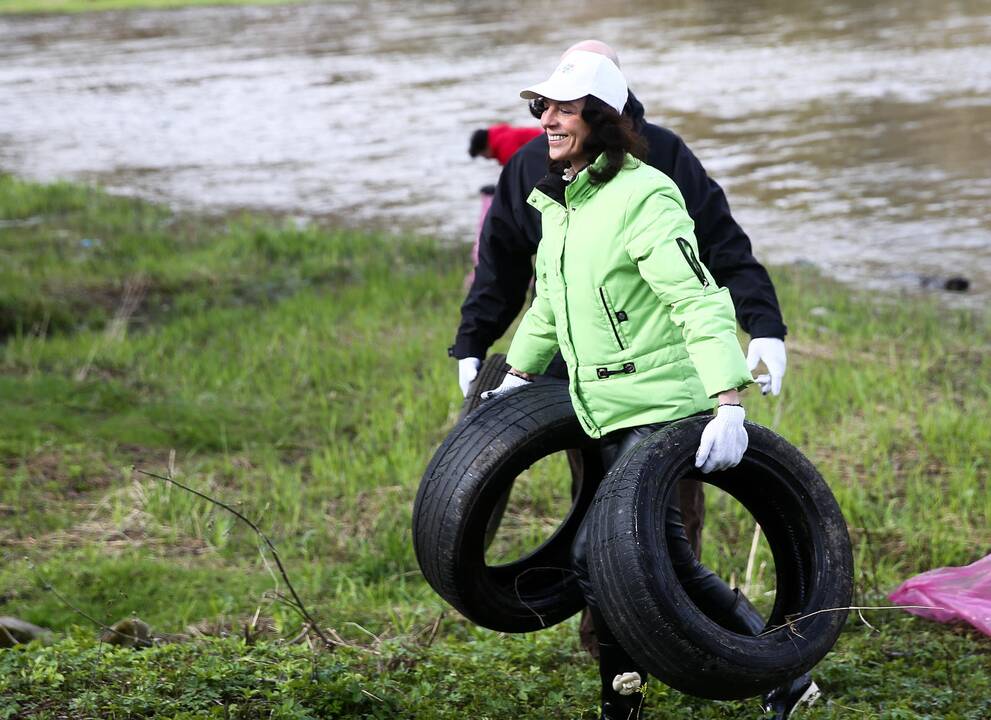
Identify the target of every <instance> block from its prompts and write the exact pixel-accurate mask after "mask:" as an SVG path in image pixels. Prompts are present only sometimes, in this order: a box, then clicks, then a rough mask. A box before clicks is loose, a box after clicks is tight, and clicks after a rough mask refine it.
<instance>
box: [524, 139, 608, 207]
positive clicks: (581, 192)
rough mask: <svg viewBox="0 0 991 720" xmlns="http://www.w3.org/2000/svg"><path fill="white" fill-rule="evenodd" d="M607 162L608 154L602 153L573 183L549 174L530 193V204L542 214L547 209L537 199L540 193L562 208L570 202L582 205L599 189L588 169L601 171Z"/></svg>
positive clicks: (555, 174) (554, 174)
mask: <svg viewBox="0 0 991 720" xmlns="http://www.w3.org/2000/svg"><path fill="white" fill-rule="evenodd" d="M607 162H608V160H607V158H606V154H605V153H602V154H601V155H599V157H597V158H596V159H595V161H594V162H593V163H592V164H591V165H586V166H585V167H584V168H582V171H581V172H579V173H578V175H576V176H575V179H574V180H572V181H571V182H567V181H565V180H564V178H562V177H561V176H560V175H558V174H557V173H547V174H546V175H545V176H544V177H543V179H542V180H541V181H540V182H538V183H537V185H536V186H535V187H534V189H533V192H531V193H530V198H529V201H530V203H531V204H533V205H535V206H536V207H537V209H538V210H540V211H541V212H542V211H543V209H544V208H545V207H546V205H545V204H543V203H541V202H540V200H539V199H538V198H537V197H536V195H537V193H538V192H539V193H541V194H543V195H544V196H546V197H547V198H548V199H549V200H552V201H554V202H556V203H557V204H558V205H560V206H561V207H567V206H568V203H569V202H570V203H571V204H576V203H581V202H582V201H584V200H585V198H587V197H588V196H589V195H591V194H592V193H594V192H595V191H596V190H597V189H598V187H599V186H598V185H595V184H594V183H592V179H591V177H589V174H588V169H589V168H590V167H592V168H595V169H599V168H601V167H604V166H605V164H606V163H607Z"/></svg>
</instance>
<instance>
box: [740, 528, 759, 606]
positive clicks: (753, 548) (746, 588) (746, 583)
mask: <svg viewBox="0 0 991 720" xmlns="http://www.w3.org/2000/svg"><path fill="white" fill-rule="evenodd" d="M759 540H760V525H758V524H756V523H754V539H753V540H752V541H751V543H750V555H748V556H747V569H746V571H745V572H744V574H743V594H744V595H749V594H750V580H751V578H752V577H753V574H754V558H755V557H756V556H757V543H758V541H759Z"/></svg>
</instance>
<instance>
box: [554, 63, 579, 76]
mask: <svg viewBox="0 0 991 720" xmlns="http://www.w3.org/2000/svg"><path fill="white" fill-rule="evenodd" d="M574 69H575V64H574V63H568V64H567V65H562V66H561V67H559V68H558V69H557V71H558V72H559V73H561V74H562V75H564V73H567V72H571V71H572V70H574Z"/></svg>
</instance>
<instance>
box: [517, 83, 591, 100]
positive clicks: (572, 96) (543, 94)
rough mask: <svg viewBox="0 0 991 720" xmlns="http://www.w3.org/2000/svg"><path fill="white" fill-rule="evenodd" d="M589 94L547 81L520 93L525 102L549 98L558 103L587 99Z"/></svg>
mask: <svg viewBox="0 0 991 720" xmlns="http://www.w3.org/2000/svg"><path fill="white" fill-rule="evenodd" d="M587 94H588V93H578V92H577V91H576V90H575V89H574V88H571V89H568V88H564V87H561V85H560V84H559V83H555V82H551V81H550V80H545V81H544V82H542V83H537V84H536V85H532V86H530V87H528V88H527V89H526V90H521V91H520V97H521V98H523V99H524V100H536V99H537V98H547V99H548V100H556V101H558V102H570V101H571V100H577V99H578V98H582V97H585V96H586V95H587Z"/></svg>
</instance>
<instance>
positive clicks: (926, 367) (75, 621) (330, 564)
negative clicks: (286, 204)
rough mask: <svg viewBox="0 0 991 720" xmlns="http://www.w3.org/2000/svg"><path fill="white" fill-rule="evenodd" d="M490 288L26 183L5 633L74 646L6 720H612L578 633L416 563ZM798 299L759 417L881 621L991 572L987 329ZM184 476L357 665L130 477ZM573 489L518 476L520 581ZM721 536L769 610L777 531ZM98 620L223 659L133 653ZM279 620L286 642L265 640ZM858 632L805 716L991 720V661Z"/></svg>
mask: <svg viewBox="0 0 991 720" xmlns="http://www.w3.org/2000/svg"><path fill="white" fill-rule="evenodd" d="M466 262H467V252H465V251H463V250H451V249H444V248H442V247H440V246H438V245H437V244H435V243H432V242H429V241H424V240H417V239H413V238H388V237H378V236H372V235H364V234H358V233H350V232H338V231H334V230H332V229H326V228H319V227H303V228H299V227H296V226H295V225H292V224H287V223H284V222H283V221H281V220H279V219H277V218H266V217H258V216H247V215H245V216H236V217H229V218H224V219H205V218H200V217H196V216H189V215H184V214H179V213H174V212H172V211H170V210H168V209H165V208H162V207H159V206H155V205H150V204H146V203H142V202H138V201H134V200H126V199H120V198H114V197H109V196H107V195H105V194H103V193H101V192H99V191H98V190H95V189H92V188H86V187H80V186H77V185H69V184H53V185H37V184H32V183H26V182H22V181H19V180H16V179H14V178H10V177H0V337H2V338H3V344H2V345H0V418H2V419H3V423H2V424H0V615H14V616H18V617H21V618H23V619H26V620H30V621H32V622H35V623H37V624H40V625H44V626H46V627H50V628H52V629H54V630H55V631H56V633H57V634H56V641H55V642H54V644H52V645H51V646H48V647H44V646H41V645H36V644H35V645H31V646H27V647H19V648H16V649H13V650H0V718H13V717H16V718H22V717H23V718H28V717H31V718H56V717H61V716H65V715H69V716H72V717H75V718H145V717H171V718H206V717H237V718H269V717H278V718H307V717H313V718H322V717H390V718H395V717H418V718H463V717H477V718H485V717H490V718H505V717H527V718H530V717H532V718H576V717H586V718H591V717H593V716H594V710H595V706H596V701H597V697H596V688H595V669H594V664H593V663H592V662H591V661H590V660H589V659H588V658H587V656H585V655H584V653H583V651H582V650H581V648H580V647H579V644H578V641H577V633H576V622H575V620H574V619H572V620H570V621H568V622H566V623H563V624H562V625H560V626H558V627H555V628H551V629H549V630H546V631H543V632H540V633H535V634H531V635H527V636H506V635H502V634H498V633H494V632H489V631H486V630H481V629H478V628H475V627H472V626H471V625H470V624H468V623H467V622H465V621H464V620H462V619H460V618H459V617H458V616H457V615H456V614H455V613H454V612H453V611H451V610H450V609H448V608H446V607H445V605H444V603H443V602H442V601H441V600H440V599H439V598H437V597H436V596H435V595H434V594H433V592H432V591H431V590H430V589H429V588H428V587H427V586H426V584H425V583H424V581H423V580H422V578H421V577H420V575H419V572H418V569H417V566H416V561H415V559H414V557H413V553H412V548H411V543H410V529H409V525H410V508H411V505H412V500H413V497H414V494H415V491H416V486H417V482H418V480H419V476H420V474H421V472H422V469H423V468H424V467H425V465H426V463H427V461H428V460H429V458H430V455H431V453H432V452H433V449H434V448H435V447H436V446H437V444H438V443H439V442H440V441H441V439H442V438H443V437H444V435H445V433H446V431H447V429H448V428H449V427H450V426H451V424H452V423H453V420H454V417H455V416H456V413H457V410H458V407H459V400H460V398H459V395H458V391H457V385H456V378H455V370H454V364H453V362H452V361H451V360H450V359H449V358H447V357H446V353H445V348H446V346H447V345H448V343H449V342H450V339H451V336H452V334H453V329H454V326H455V324H456V320H457V317H458V305H459V302H460V300H461V294H462V289H461V278H462V276H463V272H464V265H465V263H466ZM774 277H775V280H776V283H777V285H778V289H779V293H780V296H781V301H782V305H783V308H784V310H785V315H786V320H787V321H788V324H789V327H790V331H791V332H790V335H789V338H788V347H789V371H788V376H787V379H786V382H785V391H784V394H783V395H782V396H781V397H780V398H778V399H770V398H761V397H759V396H756V395H755V393H753V392H748V393H747V395H746V396H745V401H746V404H747V411H748V414H749V417H750V418H751V419H753V420H756V421H757V422H760V423H762V424H765V425H768V426H771V427H774V428H775V429H776V430H777V431H778V432H780V433H781V434H783V435H784V436H785V437H787V438H789V439H790V440H791V441H792V442H793V443H795V444H796V445H798V446H799V447H801V448H802V449H803V451H804V452H805V453H806V454H807V455H808V456H809V457H810V458H811V459H812V460H813V462H815V464H816V465H817V466H818V467H819V468H820V470H821V471H822V473H823V474H824V476H825V477H826V478H827V480H828V481H829V482H830V484H831V485H832V487H833V490H834V492H835V494H836V496H837V498H838V500H839V502H840V504H841V506H842V507H843V509H844V512H845V513H846V516H847V519H848V522H849V525H850V528H851V534H852V536H853V539H854V552H855V558H856V563H857V571H856V598H855V599H856V602H857V604H861V605H887V604H888V602H887V600H886V599H885V594H886V593H887V592H889V591H890V590H891V589H893V588H894V587H895V586H896V585H897V584H898V583H899V582H900V581H901V580H903V579H904V578H906V577H908V576H910V575H912V574H914V573H917V572H920V571H923V570H926V569H929V568H931V567H935V566H941V565H952V564H964V563H968V562H971V561H973V560H976V559H977V558H979V557H981V556H983V555H985V554H987V552H989V550H991V530H989V519H991V494H989V493H988V475H989V472H988V458H989V457H991V429H989V426H988V424H987V422H986V416H987V411H988V406H989V404H988V400H989V395H991V323H989V319H988V316H987V315H984V314H973V313H965V312H957V311H950V310H945V309H942V308H941V307H940V306H939V305H937V304H935V303H933V302H929V301H927V300H925V299H918V298H911V297H900V296H884V295H880V296H879V295H871V294H866V293H855V292H851V291H850V290H849V288H846V287H841V286H838V285H836V284H834V283H832V282H829V281H827V280H824V279H823V278H822V277H820V276H818V275H816V274H815V273H813V272H811V271H808V270H803V269H797V268H778V269H776V270H775V271H774ZM504 345H505V342H503V344H502V345H501V346H500V347H504ZM173 451H174V468H175V473H176V477H177V479H179V480H181V481H183V482H186V483H188V484H190V485H192V486H194V487H196V488H197V489H199V490H202V491H204V492H208V493H210V494H211V495H213V496H214V497H217V498H218V499H221V500H223V501H225V502H227V503H230V504H232V505H234V506H236V507H237V508H238V509H239V510H240V511H242V512H244V513H245V514H246V515H248V516H249V517H251V518H253V519H255V520H256V521H257V522H258V523H259V525H260V526H261V527H262V528H263V529H264V531H265V532H266V533H267V534H269V535H270V536H271V538H272V539H273V541H274V542H275V543H276V545H277V546H278V548H279V550H280V554H281V555H282V558H283V560H284V562H285V563H286V566H287V568H288V570H289V572H290V575H291V577H292V580H293V583H294V585H295V586H296V587H297V589H298V591H299V592H300V594H301V595H302V596H303V598H304V600H305V601H306V602H307V604H308V606H309V607H310V610H311V611H312V612H313V613H314V614H315V615H316V616H317V617H318V618H319V619H320V620H321V622H322V624H323V625H325V626H327V627H332V628H334V629H335V630H336V631H337V632H338V633H340V635H341V636H342V637H343V638H344V639H345V640H346V641H347V642H349V643H351V644H352V645H353V646H354V647H347V648H342V649H339V650H337V651H335V652H333V653H326V652H320V653H313V652H311V651H310V650H309V648H308V647H307V646H306V645H288V644H286V643H285V642H282V641H280V639H286V638H291V637H293V636H294V635H295V634H296V632H297V630H298V628H299V625H300V622H299V619H298V618H297V617H296V616H295V615H294V613H293V612H292V611H291V610H289V609H288V608H287V607H286V606H285V605H284V604H282V603H279V602H276V601H274V600H273V592H274V591H281V592H285V590H286V588H285V586H284V583H283V582H282V581H281V579H280V578H278V577H277V574H275V573H274V572H273V570H272V567H271V566H272V561H271V559H270V558H263V556H262V555H261V553H260V552H259V540H258V538H257V537H256V536H255V535H254V534H253V533H251V532H250V530H248V529H247V528H246V527H245V526H244V525H243V524H240V523H238V522H236V521H235V520H233V518H232V517H231V516H230V515H228V514H226V513H225V512H224V511H222V510H220V509H218V508H216V507H215V506H213V505H210V504H209V503H207V502H205V501H202V500H200V499H198V498H195V497H193V496H191V495H189V494H187V493H184V492H182V491H180V490H178V489H177V488H174V487H169V486H167V485H165V484H163V483H161V482H160V481H157V480H154V479H152V478H149V477H146V476H144V475H141V474H139V473H136V472H134V471H133V470H132V466H137V467H139V468H143V469H147V470H150V471H153V472H157V473H163V472H165V471H166V468H167V467H168V466H169V463H170V454H171V453H172V452H173ZM562 471H563V463H561V462H560V460H559V459H551V460H548V461H547V462H545V463H541V464H539V465H537V466H535V467H534V468H533V469H532V470H531V471H530V474H529V476H528V477H527V478H526V480H525V482H521V484H520V488H519V492H515V493H514V495H513V499H512V502H511V505H510V509H509V512H508V514H507V523H506V526H507V527H508V528H509V529H510V531H508V532H506V533H504V534H503V535H501V537H499V538H497V543H496V545H494V546H493V549H492V552H493V553H495V554H496V556H504V557H510V556H512V554H513V553H514V552H518V551H519V549H520V548H522V547H532V546H533V544H534V543H536V542H539V540H540V538H541V537H546V534H547V533H548V532H550V530H551V529H552V528H553V525H554V521H555V519H556V518H558V517H559V516H560V513H561V512H562V507H564V506H565V505H566V503H567V492H568V483H567V479H566V478H563V479H562V477H561V474H562ZM707 522H708V526H707V530H706V551H705V559H706V561H707V562H708V563H709V564H710V565H711V566H713V567H714V568H715V569H716V570H717V571H719V572H720V573H721V574H723V575H724V576H725V577H727V578H730V577H732V578H735V579H736V580H737V581H738V582H744V581H746V582H748V583H749V588H750V592H751V594H753V595H754V596H755V597H756V598H757V600H758V604H760V602H765V603H766V602H767V600H766V598H765V599H762V598H763V593H764V592H765V591H768V592H769V591H771V590H772V588H771V587H770V584H769V582H768V578H770V577H771V576H772V575H773V573H772V571H771V569H770V567H769V565H768V563H769V561H770V557H769V554H768V553H767V550H766V547H764V546H762V549H761V550H760V552H759V553H758V556H757V563H756V564H755V565H756V570H755V572H754V575H753V577H750V578H746V577H745V565H746V558H747V554H748V551H749V547H750V543H751V539H752V534H753V525H752V522H751V521H750V520H749V518H748V517H747V516H746V514H745V513H744V512H743V511H742V509H740V508H739V507H737V506H735V504H734V503H733V502H732V501H731V499H730V498H728V497H727V496H723V495H720V494H718V493H715V492H712V493H710V495H709V502H708V515H707ZM762 563H764V567H763V569H761V564H762ZM65 600H67V601H69V602H70V603H71V604H72V605H73V606H74V607H75V608H76V609H72V608H70V607H69V606H68V605H67V604H66V602H65ZM78 611H83V612H85V613H87V614H89V615H91V616H93V617H94V618H96V619H98V620H99V621H100V622H102V623H105V624H110V623H112V622H115V621H117V620H119V619H121V618H124V617H127V616H130V615H132V614H133V615H137V616H139V617H141V618H142V619H144V620H145V621H147V622H148V623H149V624H150V625H151V626H152V628H153V630H154V631H155V632H156V633H158V634H160V635H170V634H171V635H176V634H182V635H188V634H190V632H191V631H190V630H189V626H195V628H198V629H199V630H200V631H203V629H204V628H213V630H212V632H214V633H216V632H219V630H221V629H223V630H225V631H226V632H227V635H228V636H227V637H218V638H213V639H199V640H193V641H189V642H177V643H170V644H164V645H161V646H158V647H155V648H151V649H149V650H144V651H137V650H127V649H115V648H112V647H109V646H107V645H101V644H99V643H98V642H97V641H96V635H97V632H98V630H97V629H96V628H95V627H93V626H92V625H91V624H90V623H89V622H88V621H87V620H85V619H84V618H83V617H82V616H81V615H80V614H79V612H78ZM256 613H257V614H258V616H259V618H261V619H262V621H263V624H266V623H267V625H266V627H269V630H268V631H267V632H265V633H262V636H261V637H259V638H255V637H254V636H253V635H252V636H251V637H250V641H246V640H245V638H244V630H243V626H244V624H245V623H246V622H250V619H251V618H252V617H253V616H254V615H255V614H256ZM865 617H866V618H867V620H868V621H869V622H870V623H871V626H873V627H868V626H867V625H865V624H863V623H861V622H860V621H859V619H858V618H856V616H854V617H852V618H851V620H850V621H849V623H848V625H847V627H846V630H845V632H844V634H843V635H842V636H841V638H840V641H839V643H838V644H837V646H836V648H835V649H834V651H833V652H832V653H831V654H830V655H829V656H827V658H826V659H825V660H824V661H823V662H822V663H821V665H820V666H819V667H818V668H817V670H816V675H817V678H818V679H819V681H820V685H821V686H823V689H824V693H825V696H826V698H827V701H826V702H823V703H822V704H821V705H820V706H819V707H818V708H817V709H815V710H813V711H811V712H809V713H808V714H807V715H806V717H808V718H810V719H812V720H816V719H824V718H850V717H864V718H877V719H884V720H895V719H896V718H983V717H988V716H991V704H989V700H988V698H991V642H989V640H988V639H987V638H983V637H981V636H979V635H978V634H977V633H976V632H974V631H969V630H966V629H960V628H953V627H945V626H941V625H937V624H934V623H930V622H927V621H923V620H919V619H916V618H913V617H911V616H908V615H906V614H904V613H901V612H892V611H875V612H868V613H865ZM438 620H439V622H438ZM435 623H436V625H435ZM650 698H651V699H650V703H649V710H648V711H647V712H646V713H645V714H644V717H645V718H647V719H648V720H649V719H650V718H665V717H692V718H741V719H742V718H753V717H757V716H758V712H757V708H756V705H755V704H754V702H752V701H751V702H735V703H716V702H709V701H703V700H699V699H695V698H690V697H687V696H684V695H681V694H680V693H678V692H675V691H673V690H667V689H664V688H663V687H662V686H661V685H660V684H659V683H653V684H652V686H651V688H650ZM225 708H226V709H225Z"/></svg>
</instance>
